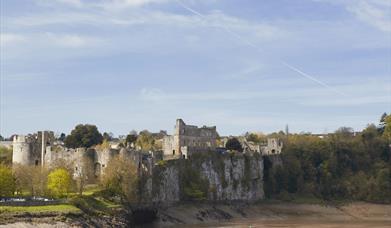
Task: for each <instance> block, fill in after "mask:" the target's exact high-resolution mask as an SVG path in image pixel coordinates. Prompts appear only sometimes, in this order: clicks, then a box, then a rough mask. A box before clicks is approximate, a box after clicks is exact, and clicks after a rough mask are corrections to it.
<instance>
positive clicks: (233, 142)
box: [225, 138, 243, 152]
mask: <svg viewBox="0 0 391 228" xmlns="http://www.w3.org/2000/svg"><path fill="white" fill-rule="evenodd" d="M225 148H227V149H228V150H236V151H239V152H242V151H243V148H242V144H240V142H239V140H238V139H237V138H230V139H228V140H227V143H226V144H225Z"/></svg>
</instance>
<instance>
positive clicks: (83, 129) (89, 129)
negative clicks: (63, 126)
mask: <svg viewBox="0 0 391 228" xmlns="http://www.w3.org/2000/svg"><path fill="white" fill-rule="evenodd" d="M102 141H103V136H102V134H101V133H99V131H98V128H97V127H96V126H95V125H89V124H85V125H83V124H79V125H77V126H76V127H75V129H73V130H72V132H71V134H70V135H68V136H67V137H66V138H65V146H67V147H69V148H79V147H87V148H88V147H91V146H94V145H97V144H100V143H102Z"/></svg>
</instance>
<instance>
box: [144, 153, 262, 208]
mask: <svg viewBox="0 0 391 228" xmlns="http://www.w3.org/2000/svg"><path fill="white" fill-rule="evenodd" d="M209 155H210V156H209ZM153 173H154V174H153V177H152V178H151V179H150V180H149V181H151V182H152V184H149V185H148V186H149V187H147V190H146V191H148V192H150V194H151V196H152V197H151V198H152V201H153V202H162V203H169V202H177V201H180V200H186V199H206V200H211V201H232V200H247V201H249V200H251V201H254V200H259V199H263V198H264V192H263V159H262V157H261V156H257V155H244V154H226V155H216V154H210V153H209V154H202V155H200V156H194V157H193V158H191V159H187V160H173V161H164V162H161V163H160V165H158V166H156V167H155V168H154V171H153Z"/></svg>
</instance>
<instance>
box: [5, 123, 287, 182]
mask: <svg viewBox="0 0 391 228" xmlns="http://www.w3.org/2000/svg"><path fill="white" fill-rule="evenodd" d="M163 136H164V137H163ZM161 137H163V143H162V147H163V151H162V153H159V151H153V152H152V151H151V152H142V151H139V150H136V149H134V148H124V147H120V146H118V145H117V146H115V147H113V146H109V147H106V148H102V147H99V146H96V147H95V148H77V149H72V148H66V147H64V146H63V143H62V142H60V141H57V140H56V139H55V137H54V133H53V132H52V131H40V132H37V133H35V134H29V135H16V136H14V138H13V157H12V162H13V163H14V164H21V165H35V166H47V167H51V166H54V165H57V164H58V163H61V162H63V163H66V164H68V165H70V166H72V169H73V170H74V173H73V174H74V176H77V175H80V174H81V172H85V173H89V175H91V179H93V178H92V177H99V176H100V175H102V174H103V173H104V169H105V168H106V167H107V165H108V163H109V162H110V160H112V159H113V158H114V157H115V156H122V157H124V158H129V159H132V160H133V161H134V162H135V164H136V165H137V167H138V168H139V169H140V170H144V171H148V172H151V171H152V167H153V165H154V164H155V162H157V161H158V160H161V159H164V160H171V159H188V158H191V156H192V155H193V154H195V153H203V152H208V151H218V149H221V148H218V145H217V139H218V138H219V135H218V133H217V131H216V127H215V126H213V127H207V126H203V127H197V126H193V125H187V124H186V123H185V122H184V121H183V120H182V119H177V120H176V125H175V127H174V134H173V135H166V132H160V133H159V138H161ZM228 139H229V137H225V138H223V139H222V142H223V145H224V146H225V143H226V141H227V140H228ZM239 141H240V142H241V144H242V147H243V149H244V152H251V153H259V154H262V155H265V156H267V155H277V154H280V153H281V150H282V146H283V145H282V142H281V141H280V140H279V139H275V138H269V139H268V140H267V143H266V144H261V145H257V144H254V143H253V142H248V141H247V140H246V139H245V138H244V137H239ZM160 152H161V151H160ZM159 154H160V155H159Z"/></svg>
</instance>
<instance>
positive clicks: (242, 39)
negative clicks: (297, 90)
mask: <svg viewBox="0 0 391 228" xmlns="http://www.w3.org/2000/svg"><path fill="white" fill-rule="evenodd" d="M176 2H177V3H178V4H179V5H180V6H181V7H182V8H184V9H186V10H187V11H189V12H191V13H193V14H195V15H197V16H199V17H201V18H202V19H203V20H205V21H207V20H208V18H207V17H206V16H205V15H203V14H201V13H200V12H198V11H196V10H194V9H192V8H190V7H189V6H187V5H186V4H184V3H183V2H182V1H180V0H176ZM212 26H214V27H219V28H222V29H224V30H225V31H226V32H227V33H229V34H231V35H232V36H233V37H235V38H236V39H238V40H240V41H241V42H243V43H245V44H247V45H248V46H250V47H252V48H255V49H256V50H257V51H259V52H262V51H263V50H262V49H261V48H260V47H259V46H258V45H256V44H254V43H252V42H250V41H249V40H247V39H245V38H244V37H242V36H241V35H240V34H238V33H236V32H234V31H232V30H231V29H229V28H228V27H227V26H224V25H220V26H216V25H212ZM279 61H280V62H281V63H282V65H284V66H285V67H287V68H288V69H290V70H292V71H294V72H296V73H298V74H299V75H300V76H302V77H304V78H306V79H309V80H311V81H313V82H316V83H317V84H319V85H321V86H323V87H325V88H327V89H329V90H332V91H334V92H336V93H338V94H339V95H343V96H346V94H345V93H343V92H341V91H339V90H337V89H335V88H333V87H331V86H329V85H328V84H327V83H325V82H322V81H320V80H319V79H317V78H315V77H313V76H311V75H309V74H307V73H305V72H303V71H302V70H300V69H299V68H297V67H295V66H293V65H291V64H289V63H287V62H286V61H284V60H279Z"/></svg>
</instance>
